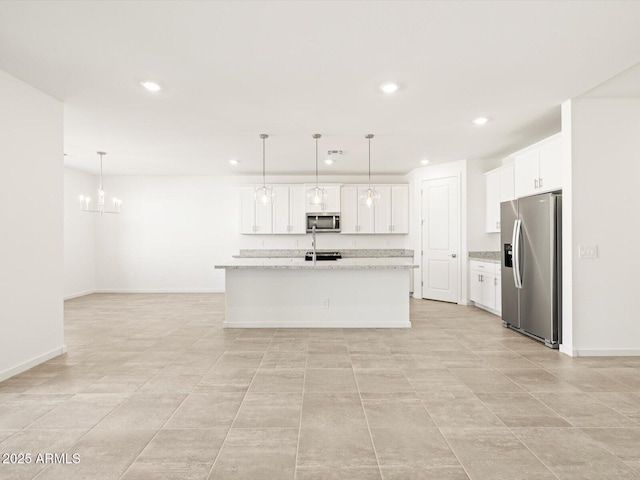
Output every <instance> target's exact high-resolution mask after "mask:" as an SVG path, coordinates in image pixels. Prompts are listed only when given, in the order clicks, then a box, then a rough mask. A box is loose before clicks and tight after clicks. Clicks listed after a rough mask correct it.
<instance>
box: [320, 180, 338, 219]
mask: <svg viewBox="0 0 640 480" xmlns="http://www.w3.org/2000/svg"><path fill="white" fill-rule="evenodd" d="M324 190H325V191H326V192H327V197H326V199H325V202H324V205H323V206H322V211H323V212H328V213H340V187H339V186H337V185H331V186H326V187H324Z"/></svg>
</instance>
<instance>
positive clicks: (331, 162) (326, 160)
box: [324, 158, 333, 165]
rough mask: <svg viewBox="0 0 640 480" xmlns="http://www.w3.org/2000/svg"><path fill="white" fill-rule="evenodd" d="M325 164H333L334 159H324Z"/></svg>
mask: <svg viewBox="0 0 640 480" xmlns="http://www.w3.org/2000/svg"><path fill="white" fill-rule="evenodd" d="M324 163H325V165H333V159H332V158H326V159H325V160H324Z"/></svg>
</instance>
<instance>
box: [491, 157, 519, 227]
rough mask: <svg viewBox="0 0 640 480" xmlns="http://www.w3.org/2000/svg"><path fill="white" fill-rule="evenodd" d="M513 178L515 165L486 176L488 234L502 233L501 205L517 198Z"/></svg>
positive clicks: (501, 168) (500, 168) (506, 166)
mask: <svg viewBox="0 0 640 480" xmlns="http://www.w3.org/2000/svg"><path fill="white" fill-rule="evenodd" d="M513 177H514V166H513V165H504V166H502V167H499V168H496V169H495V170H491V171H489V172H486V173H485V174H484V182H485V201H486V217H485V221H486V223H485V231H486V232H487V233H495V232H499V231H500V204H501V203H502V202H506V201H508V200H513V199H514V198H515V195H514V178H513Z"/></svg>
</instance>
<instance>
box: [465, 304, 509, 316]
mask: <svg viewBox="0 0 640 480" xmlns="http://www.w3.org/2000/svg"><path fill="white" fill-rule="evenodd" d="M469 305H473V306H474V307H478V308H480V309H482V310H484V311H485V312H489V313H493V314H494V315H497V316H498V317H500V318H502V312H499V311H498V310H494V309H493V308H489V307H485V306H484V305H480V304H479V303H475V302H469Z"/></svg>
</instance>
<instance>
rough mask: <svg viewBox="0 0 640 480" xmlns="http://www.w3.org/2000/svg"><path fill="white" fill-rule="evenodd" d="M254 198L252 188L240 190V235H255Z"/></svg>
mask: <svg viewBox="0 0 640 480" xmlns="http://www.w3.org/2000/svg"><path fill="white" fill-rule="evenodd" d="M255 209H256V197H255V194H254V188H253V187H241V188H240V233H244V234H253V233H255V228H254V227H255V225H256V217H255Z"/></svg>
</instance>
